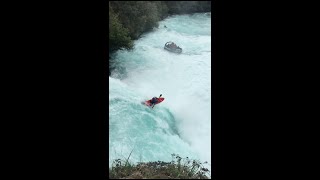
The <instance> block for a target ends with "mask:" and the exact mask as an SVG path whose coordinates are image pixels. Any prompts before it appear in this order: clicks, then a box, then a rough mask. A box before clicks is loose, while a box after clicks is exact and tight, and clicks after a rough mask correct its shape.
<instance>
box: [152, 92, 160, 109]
mask: <svg viewBox="0 0 320 180" xmlns="http://www.w3.org/2000/svg"><path fill="white" fill-rule="evenodd" d="M161 96H162V94H160V96H159V98H161ZM154 105H155V104H153V106H152V108H153V107H154Z"/></svg>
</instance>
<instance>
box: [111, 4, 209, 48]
mask: <svg viewBox="0 0 320 180" xmlns="http://www.w3.org/2000/svg"><path fill="white" fill-rule="evenodd" d="M209 11H211V2H210V1H110V2H109V52H110V53H112V52H113V51H115V50H118V49H121V48H126V49H131V48H132V47H133V42H132V41H133V40H135V39H138V38H139V37H140V35H141V34H142V33H144V32H147V31H150V30H152V29H153V28H154V27H158V22H159V21H160V20H162V19H164V18H165V17H167V16H168V15H172V14H186V13H196V12H209Z"/></svg>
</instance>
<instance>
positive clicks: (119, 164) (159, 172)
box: [109, 154, 211, 179]
mask: <svg viewBox="0 0 320 180" xmlns="http://www.w3.org/2000/svg"><path fill="white" fill-rule="evenodd" d="M129 157H130V155H129ZM129 157H128V158H127V159H126V160H125V161H124V160H120V159H116V160H115V161H114V162H113V164H112V167H111V168H109V179H210V178H211V177H210V171H209V170H208V169H207V168H204V166H203V164H206V163H207V162H204V163H201V162H200V161H198V160H191V159H189V158H188V157H186V158H181V157H180V156H179V155H176V154H172V161H171V162H163V161H155V162H146V163H144V162H140V163H137V164H136V165H134V164H131V163H129V161H128V160H129Z"/></svg>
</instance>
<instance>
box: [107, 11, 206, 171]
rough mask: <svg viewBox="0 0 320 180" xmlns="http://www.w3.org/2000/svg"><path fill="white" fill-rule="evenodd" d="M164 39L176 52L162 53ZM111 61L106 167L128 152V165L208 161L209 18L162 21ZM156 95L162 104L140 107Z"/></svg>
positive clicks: (199, 17) (177, 18) (201, 14)
mask: <svg viewBox="0 0 320 180" xmlns="http://www.w3.org/2000/svg"><path fill="white" fill-rule="evenodd" d="M164 25H166V26H167V28H164ZM168 41H173V42H175V43H176V44H177V45H178V46H180V47H181V48H182V49H183V52H182V54H174V53H170V52H168V51H166V50H164V49H163V46H164V44H165V43H166V42H168ZM112 58H113V61H115V64H116V69H115V70H114V71H113V72H112V74H111V77H109V85H110V88H109V110H110V111H109V153H110V154H109V155H110V159H109V163H110V164H109V165H111V163H112V160H114V159H117V158H127V157H128V156H129V154H130V152H131V151H132V154H131V157H130V160H131V162H140V161H158V160H162V161H170V160H171V154H172V153H175V154H179V155H180V156H181V157H189V158H195V159H200V160H201V161H208V162H209V163H211V15H210V14H208V13H199V14H194V15H178V16H171V17H169V18H166V19H165V20H163V21H161V22H160V23H159V28H155V29H154V30H153V31H152V32H150V33H146V34H144V35H143V36H142V37H141V38H140V39H139V40H137V41H135V43H134V49H133V50H131V51H127V50H120V51H117V52H116V53H115V54H113V55H112ZM159 94H162V95H163V97H164V98H165V100H164V101H163V102H162V103H161V104H159V105H156V106H155V107H154V108H153V109H151V108H149V107H146V106H144V105H142V104H141V102H142V101H145V100H148V99H150V98H152V97H154V96H159Z"/></svg>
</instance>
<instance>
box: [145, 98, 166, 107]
mask: <svg viewBox="0 0 320 180" xmlns="http://www.w3.org/2000/svg"><path fill="white" fill-rule="evenodd" d="M163 100H164V98H158V102H157V103H155V104H159V103H161V102H162V101H163ZM150 102H151V99H150V100H148V101H145V102H144V104H145V105H147V106H151V104H150Z"/></svg>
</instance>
